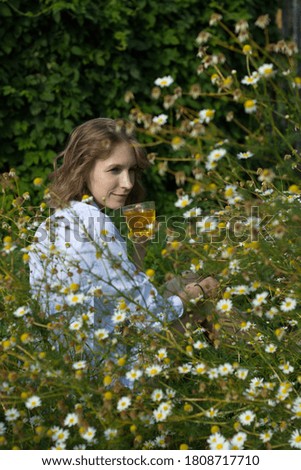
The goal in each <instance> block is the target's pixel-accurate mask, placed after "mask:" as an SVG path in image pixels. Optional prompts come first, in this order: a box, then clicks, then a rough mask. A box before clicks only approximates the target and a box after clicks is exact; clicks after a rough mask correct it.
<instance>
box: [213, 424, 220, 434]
mask: <svg viewBox="0 0 301 470" xmlns="http://www.w3.org/2000/svg"><path fill="white" fill-rule="evenodd" d="M216 432H219V426H216V425H213V426H211V433H212V434H215V433H216Z"/></svg>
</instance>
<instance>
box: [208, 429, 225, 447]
mask: <svg viewBox="0 0 301 470" xmlns="http://www.w3.org/2000/svg"><path fill="white" fill-rule="evenodd" d="M207 442H208V444H209V449H211V450H227V449H229V447H230V444H229V441H227V439H226V438H225V437H224V436H222V435H221V434H220V433H219V432H216V433H214V434H212V435H211V436H210V437H209V438H208V439H207Z"/></svg>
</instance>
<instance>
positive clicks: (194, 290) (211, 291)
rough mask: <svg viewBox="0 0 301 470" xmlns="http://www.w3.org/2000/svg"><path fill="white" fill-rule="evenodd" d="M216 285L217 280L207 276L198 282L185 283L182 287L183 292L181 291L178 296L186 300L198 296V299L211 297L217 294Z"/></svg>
mask: <svg viewBox="0 0 301 470" xmlns="http://www.w3.org/2000/svg"><path fill="white" fill-rule="evenodd" d="M218 287H219V283H218V281H217V280H216V279H214V277H212V276H208V277H206V278H205V279H202V281H200V282H198V283H196V282H191V283H190V284H187V285H186V286H185V287H184V289H183V292H181V294H180V297H181V298H182V300H184V301H186V302H188V301H189V300H194V299H198V298H200V300H201V299H206V298H213V297H216V295H217V292H218Z"/></svg>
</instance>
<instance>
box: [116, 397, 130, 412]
mask: <svg viewBox="0 0 301 470" xmlns="http://www.w3.org/2000/svg"><path fill="white" fill-rule="evenodd" d="M130 404H131V399H130V397H126V396H125V397H122V398H120V399H119V400H118V403H117V410H118V411H123V410H126V409H127V408H128V407H129V406H130Z"/></svg>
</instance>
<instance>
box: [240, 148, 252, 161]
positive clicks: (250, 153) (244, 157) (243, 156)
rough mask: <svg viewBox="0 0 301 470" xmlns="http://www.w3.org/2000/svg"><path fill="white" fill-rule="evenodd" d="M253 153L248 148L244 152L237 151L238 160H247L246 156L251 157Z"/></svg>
mask: <svg viewBox="0 0 301 470" xmlns="http://www.w3.org/2000/svg"><path fill="white" fill-rule="evenodd" d="M253 155H254V154H253V153H252V152H250V151H249V150H247V151H246V152H239V153H238V154H237V158H238V159H239V160H247V159H248V158H251V157H253Z"/></svg>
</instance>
